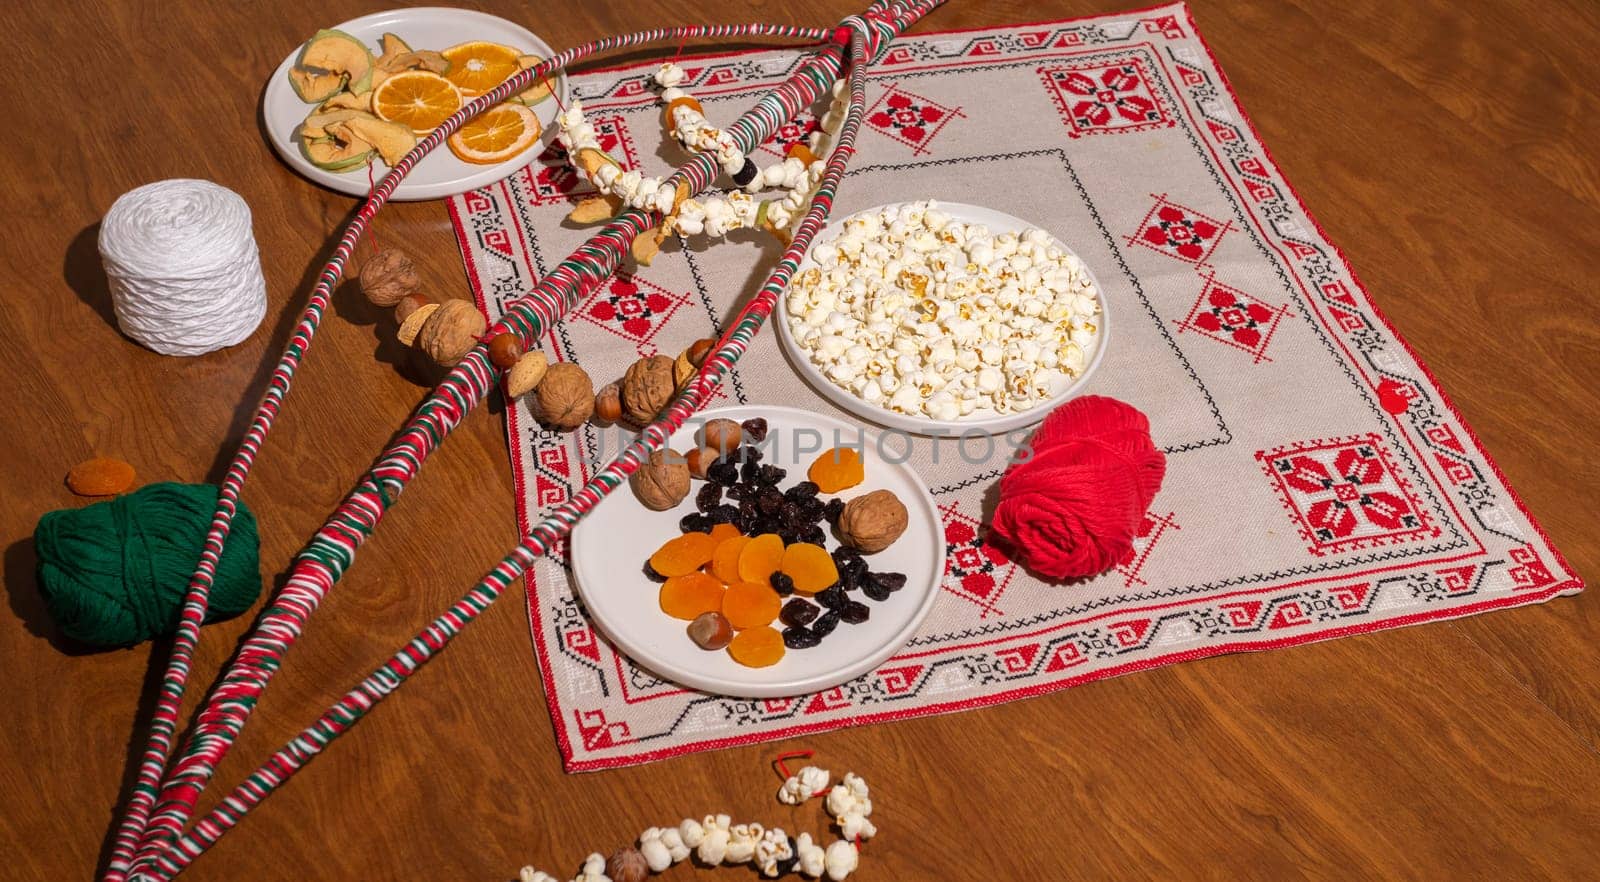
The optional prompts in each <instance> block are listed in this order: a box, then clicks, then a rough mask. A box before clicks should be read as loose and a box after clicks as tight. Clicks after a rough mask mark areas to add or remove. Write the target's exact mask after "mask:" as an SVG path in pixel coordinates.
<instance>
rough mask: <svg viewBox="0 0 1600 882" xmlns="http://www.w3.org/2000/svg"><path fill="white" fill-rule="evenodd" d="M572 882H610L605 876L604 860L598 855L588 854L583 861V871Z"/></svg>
mask: <svg viewBox="0 0 1600 882" xmlns="http://www.w3.org/2000/svg"><path fill="white" fill-rule="evenodd" d="M572 882H611V877H610V876H607V875H606V859H605V857H604V856H602V855H600V854H599V853H594V854H590V855H589V856H588V857H586V858H584V859H583V869H582V870H579V871H578V875H577V876H576V877H575V878H573V880H572Z"/></svg>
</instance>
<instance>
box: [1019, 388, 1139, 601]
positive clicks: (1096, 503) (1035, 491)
mask: <svg viewBox="0 0 1600 882" xmlns="http://www.w3.org/2000/svg"><path fill="white" fill-rule="evenodd" d="M1029 448H1030V449H1031V455H1030V456H1028V457H1027V458H1026V459H1020V460H1018V461H1015V462H1013V463H1012V464H1011V466H1010V467H1009V468H1007V469H1006V473H1005V474H1004V475H1003V476H1001V478H1000V500H999V503H998V504H996V505H995V509H994V518H993V519H992V521H991V523H990V531H991V533H992V534H993V535H994V536H995V537H997V538H998V539H999V540H1000V541H1001V543H1002V545H1003V546H1004V547H1005V548H1006V549H1007V550H1008V551H1009V552H1010V553H1011V555H1012V557H1013V558H1015V559H1016V560H1018V561H1019V562H1021V563H1022V564H1023V565H1024V566H1026V567H1028V568H1029V569H1031V570H1033V571H1034V572H1036V573H1039V574H1040V575H1044V576H1048V577H1050V578H1052V579H1076V578H1082V577H1085V576H1094V575H1099V574H1100V573H1103V572H1105V571H1106V570H1109V569H1111V568H1112V567H1114V566H1116V565H1117V564H1119V563H1127V562H1128V561H1131V560H1132V559H1133V539H1134V537H1135V536H1136V535H1138V531H1139V522H1140V521H1141V520H1142V519H1143V518H1144V513H1145V511H1146V510H1148V509H1149V508H1150V500H1152V499H1154V498H1155V495H1156V491H1158V490H1160V489H1161V479H1162V478H1163V477H1165V476H1166V473H1167V458H1166V456H1165V455H1164V454H1162V452H1161V451H1160V450H1157V449H1156V446H1155V445H1154V444H1153V443H1151V441H1150V421H1149V420H1148V419H1146V418H1145V415H1144V414H1143V413H1140V412H1139V409H1138V408H1136V407H1134V406H1132V405H1130V404H1125V403H1123V402H1121V401H1118V400H1116V399H1115V398H1106V397H1104V396H1100V395H1087V396H1084V397H1082V398H1074V399H1073V400H1071V401H1069V402H1067V403H1066V404H1063V405H1061V406H1060V407H1058V408H1056V409H1055V410H1054V411H1052V412H1051V413H1050V415H1049V416H1047V417H1045V419H1044V422H1043V423H1041V424H1040V425H1039V428H1038V430H1037V431H1035V432H1034V433H1033V438H1032V440H1031V441H1030V442H1029Z"/></svg>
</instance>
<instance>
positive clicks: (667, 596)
mask: <svg viewBox="0 0 1600 882" xmlns="http://www.w3.org/2000/svg"><path fill="white" fill-rule="evenodd" d="M722 593H723V588H722V582H721V580H719V579H718V578H717V577H716V576H710V575H707V574H705V573H689V574H688V575H685V576H673V577H672V578H670V579H668V580H667V581H666V582H664V583H663V584H662V585H661V611H662V612H664V613H666V614H667V615H669V616H672V617H673V618H675V619H683V620H685V621H694V620H695V619H696V618H698V617H699V616H700V614H701V613H708V612H716V611H718V610H720V609H722Z"/></svg>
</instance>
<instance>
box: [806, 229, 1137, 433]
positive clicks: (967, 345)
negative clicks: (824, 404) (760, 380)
mask: <svg viewBox="0 0 1600 882" xmlns="http://www.w3.org/2000/svg"><path fill="white" fill-rule="evenodd" d="M777 311H778V313H779V317H778V321H777V325H778V334H779V337H780V338H781V339H782V341H783V347H784V349H785V351H786V352H787V353H788V356H789V359H790V360H791V361H792V362H794V364H795V367H796V369H797V370H798V371H799V372H800V374H801V375H802V376H803V377H805V379H806V381H807V382H808V383H810V384H811V386H812V387H813V388H815V389H816V390H817V391H818V392H820V393H821V394H822V395H823V396H824V397H826V398H827V399H828V400H830V401H832V402H833V403H834V404H837V405H838V406H839V407H841V408H843V409H845V410H847V411H849V412H850V413H853V414H855V415H856V416H859V417H861V418H862V419H866V420H870V421H872V422H874V423H877V424H879V425H882V426H888V427H890V428H893V429H899V430H901V431H905V432H911V433H913V434H919V435H935V436H942V435H948V436H961V435H969V436H970V435H977V434H988V435H999V434H1004V433H1006V432H1010V431H1013V430H1016V429H1021V428H1025V427H1027V426H1031V425H1033V424H1034V423H1037V422H1039V421H1040V420H1042V419H1044V416H1045V414H1046V413H1048V412H1049V411H1050V409H1051V408H1053V407H1055V406H1056V405H1058V404H1060V403H1061V402H1063V401H1065V400H1067V399H1069V398H1072V397H1073V396H1075V395H1078V394H1080V393H1082V392H1083V391H1084V389H1085V388H1086V386H1087V384H1088V381H1089V378H1090V377H1091V376H1092V375H1093V374H1094V372H1095V369H1096V368H1098V367H1099V365H1100V360H1101V358H1102V357H1103V356H1104V355H1105V350H1106V340H1107V331H1108V326H1107V316H1106V303H1105V295H1104V289H1102V288H1101V287H1100V283H1099V282H1098V281H1097V280H1096V279H1095V277H1094V273H1093V272H1092V271H1091V270H1090V269H1089V267H1088V266H1086V265H1085V264H1084V263H1083V261H1081V260H1080V259H1079V258H1078V256H1077V255H1076V254H1074V253H1073V252H1072V250H1071V249H1070V248H1068V247H1067V246H1066V245H1064V244H1062V243H1061V242H1060V241H1059V240H1057V239H1056V238H1055V237H1054V236H1051V235H1050V234H1049V233H1048V232H1045V231H1044V230H1041V229H1038V228H1037V227H1035V226H1034V225H1032V224H1030V223H1028V222H1027V221H1025V220H1023V219H1022V218H1019V217H1015V216H1012V215H1009V214H1005V213H1004V212H1000V211H995V210H994V209H990V208H984V207H982V206H978V205H966V204H962V203H953V202H944V203H938V202H932V201H922V202H903V203H894V204H891V205H884V206H879V207H877V208H870V209H867V210H866V211H861V212H857V213H856V214H853V215H851V216H849V217H847V218H844V219H842V220H838V221H834V222H833V223H831V224H829V225H828V226H827V227H826V228H825V229H824V230H823V231H822V232H821V233H820V234H818V237H817V241H816V244H814V245H812V247H811V250H810V252H808V253H807V255H806V259H805V261H804V262H802V263H801V265H800V269H799V271H798V272H797V273H796V274H795V277H794V280H793V281H792V282H790V284H789V287H788V289H787V290H786V291H784V294H783V297H782V299H781V301H780V303H779V305H778V310H777Z"/></svg>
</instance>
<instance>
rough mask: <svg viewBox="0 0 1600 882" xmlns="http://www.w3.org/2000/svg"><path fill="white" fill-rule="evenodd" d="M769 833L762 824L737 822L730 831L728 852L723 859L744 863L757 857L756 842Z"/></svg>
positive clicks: (731, 862) (733, 862)
mask: <svg viewBox="0 0 1600 882" xmlns="http://www.w3.org/2000/svg"><path fill="white" fill-rule="evenodd" d="M766 833H767V831H766V829H765V828H763V827H762V826H761V825H760V824H736V825H734V826H733V827H732V828H730V829H729V831H728V853H727V854H726V855H724V856H723V860H725V861H727V862H728V863H730V864H742V863H744V862H746V861H748V860H750V859H751V858H753V857H755V853H756V844H757V843H759V842H760V841H761V837H763V836H765V835H766Z"/></svg>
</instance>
